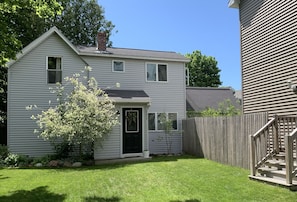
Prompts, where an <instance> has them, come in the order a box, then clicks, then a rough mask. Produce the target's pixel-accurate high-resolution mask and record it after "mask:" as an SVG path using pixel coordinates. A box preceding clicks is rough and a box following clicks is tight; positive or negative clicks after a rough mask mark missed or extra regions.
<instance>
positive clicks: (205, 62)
mask: <svg viewBox="0 0 297 202" xmlns="http://www.w3.org/2000/svg"><path fill="white" fill-rule="evenodd" d="M186 57H187V58H189V59H190V60H191V61H190V62H189V63H188V64H187V68H188V69H189V85H190V86H197V87H218V86H220V85H221V84H222V82H221V81H220V71H221V70H220V69H219V68H218V66H217V64H218V62H217V61H216V60H215V58H214V57H211V56H206V55H203V54H201V52H200V51H198V50H196V51H194V52H193V53H192V54H186Z"/></svg>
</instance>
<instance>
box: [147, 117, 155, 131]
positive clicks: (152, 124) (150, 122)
mask: <svg viewBox="0 0 297 202" xmlns="http://www.w3.org/2000/svg"><path fill="white" fill-rule="evenodd" d="M155 120H156V117H155V113H149V114H148V128H149V130H156V125H155V123H156V122H155Z"/></svg>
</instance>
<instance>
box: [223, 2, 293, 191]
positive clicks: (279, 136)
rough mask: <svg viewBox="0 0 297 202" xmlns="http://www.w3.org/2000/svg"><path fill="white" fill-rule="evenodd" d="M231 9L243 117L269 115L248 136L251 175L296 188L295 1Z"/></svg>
mask: <svg viewBox="0 0 297 202" xmlns="http://www.w3.org/2000/svg"><path fill="white" fill-rule="evenodd" d="M229 7H232V8H238V9H239V20H240V35H241V40H240V46H241V70H242V96H243V102H242V105H243V113H244V114H250V113H258V112H267V113H268V115H269V122H268V120H267V124H266V125H265V126H263V127H262V128H261V129H259V131H257V132H256V133H255V134H253V135H252V136H250V141H249V142H250V164H251V175H250V177H251V178H252V179H257V180H262V181H266V182H269V183H275V184H278V185H283V186H286V187H289V188H290V189H295V190H297V178H296V174H297V167H296V163H297V161H296V153H297V148H296V142H297V129H296V123H297V117H296V114H297V108H296V106H297V95H296V93H297V87H296V84H297V68H296V65H297V62H296V61H297V46H296V44H297V43H296V39H297V32H296V27H297V26H296V25H297V15H296V11H297V9H296V8H297V1H272V0H229ZM247 127H248V126H247ZM247 135H250V134H247Z"/></svg>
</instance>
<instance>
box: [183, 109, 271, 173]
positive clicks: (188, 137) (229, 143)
mask: <svg viewBox="0 0 297 202" xmlns="http://www.w3.org/2000/svg"><path fill="white" fill-rule="evenodd" d="M267 121H268V114H267V113H257V114H247V115H242V116H234V117H196V118H190V119H186V120H183V129H184V131H183V150H184V152H186V153H189V154H192V155H196V156H198V157H203V158H207V159H210V160H213V161H217V162H219V163H223V164H228V165H232V166H238V167H242V168H246V169H249V168H250V152H249V137H250V135H253V134H255V133H256V132H257V131H258V130H259V129H260V128H262V127H263V126H264V125H265V124H266V123H267ZM265 144H267V143H265Z"/></svg>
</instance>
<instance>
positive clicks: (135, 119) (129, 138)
mask: <svg viewBox="0 0 297 202" xmlns="http://www.w3.org/2000/svg"><path fill="white" fill-rule="evenodd" d="M122 115H123V153H124V154H128V153H141V152H142V109H141V108H123V113H122Z"/></svg>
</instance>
